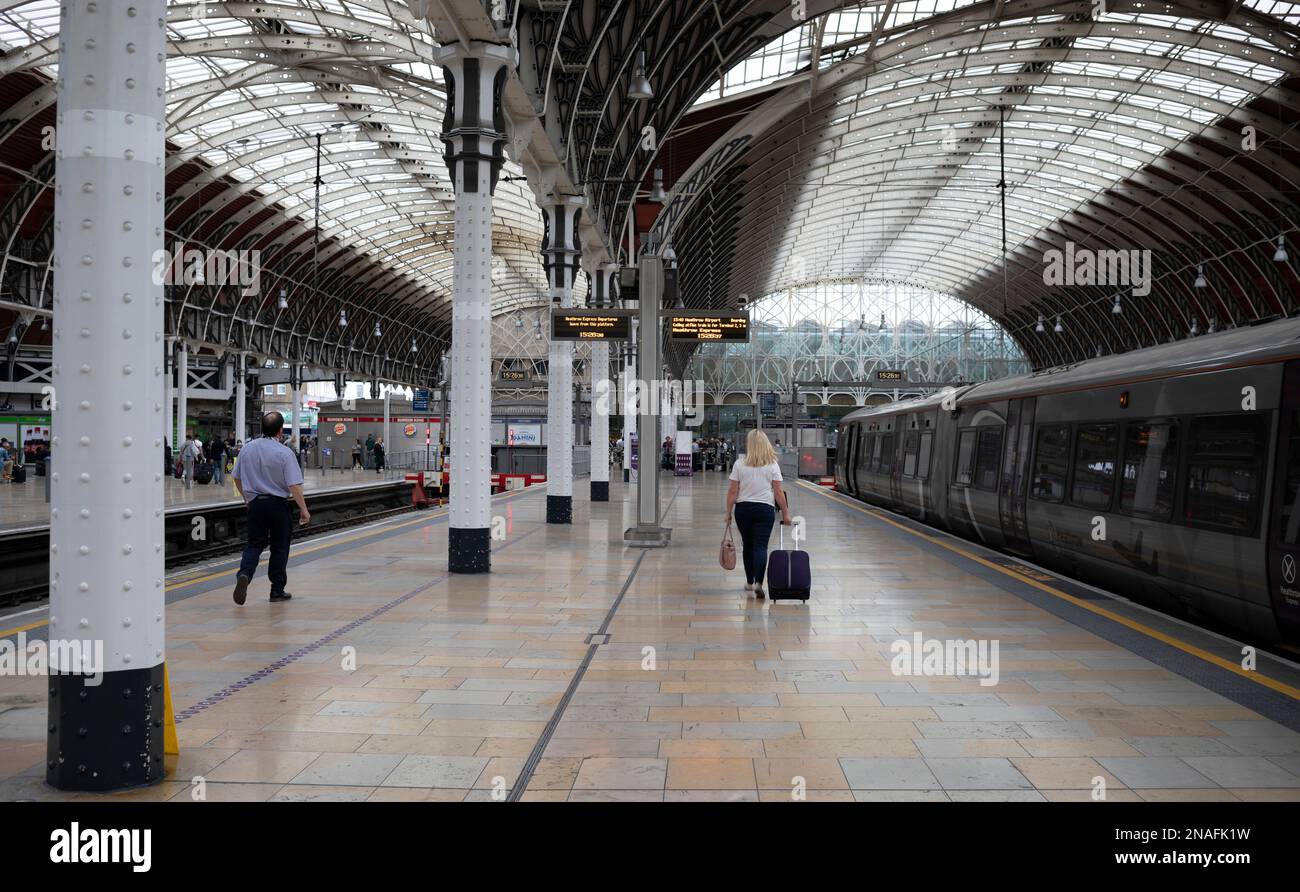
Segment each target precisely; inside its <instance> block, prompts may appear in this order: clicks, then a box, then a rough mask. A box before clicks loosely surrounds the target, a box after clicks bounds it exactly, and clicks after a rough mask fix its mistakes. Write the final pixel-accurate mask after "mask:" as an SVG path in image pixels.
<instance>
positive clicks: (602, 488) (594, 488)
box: [591, 480, 609, 502]
mask: <svg viewBox="0 0 1300 892" xmlns="http://www.w3.org/2000/svg"><path fill="white" fill-rule="evenodd" d="M591 500H592V501H593V502H608V501H609V481H608V480H593V481H591Z"/></svg>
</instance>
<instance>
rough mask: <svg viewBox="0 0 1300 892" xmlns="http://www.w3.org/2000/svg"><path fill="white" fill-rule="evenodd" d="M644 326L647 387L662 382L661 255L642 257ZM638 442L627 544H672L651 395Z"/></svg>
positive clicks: (642, 359) (644, 403)
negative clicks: (633, 515) (633, 519)
mask: <svg viewBox="0 0 1300 892" xmlns="http://www.w3.org/2000/svg"><path fill="white" fill-rule="evenodd" d="M640 265H641V269H640V284H641V326H640V333H639V337H640V349H639V351H638V352H639V360H638V362H639V367H640V372H641V377H642V378H644V379H645V381H646V382H647V384H648V383H649V382H651V381H658V380H659V376H660V368H659V346H660V343H659V342H660V337H661V336H662V333H661V331H660V328H659V309H660V306H659V305H660V302H661V301H662V300H663V294H664V268H663V263H662V261H661V260H660V259H659V257H658V256H656V255H654V254H650V253H646V254H642V255H641V263H640ZM639 403H640V405H639V407H638V408H639V414H640V418H639V419H638V420H637V429H638V431H639V434H638V439H637V525H636V526H634V527H631V528H629V529H628V530H626V531H625V532H624V533H623V541H624V542H625V543H627V544H628V545H634V546H640V547H649V548H655V547H662V546H665V545H667V544H668V540H669V539H670V538H671V536H672V530H670V529H667V528H665V527H661V526H659V403H658V400H656V399H654V398H653V396H652V395H649V394H647V395H646V398H645V399H642V400H640V401H639Z"/></svg>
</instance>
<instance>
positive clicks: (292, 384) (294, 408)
mask: <svg viewBox="0 0 1300 892" xmlns="http://www.w3.org/2000/svg"><path fill="white" fill-rule="evenodd" d="M288 422H289V423H288V425H287V427H288V428H289V445H290V446H292V447H293V452H294V455H297V454H298V443H297V442H295V438H296V437H297V436H298V370H297V369H296V368H295V367H294V366H293V365H290V366H289V418H288Z"/></svg>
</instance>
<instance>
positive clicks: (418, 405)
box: [411, 390, 429, 412]
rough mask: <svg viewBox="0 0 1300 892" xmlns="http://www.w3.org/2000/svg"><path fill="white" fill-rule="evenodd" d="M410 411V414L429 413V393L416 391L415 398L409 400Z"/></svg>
mask: <svg viewBox="0 0 1300 892" xmlns="http://www.w3.org/2000/svg"><path fill="white" fill-rule="evenodd" d="M411 411H412V412H428V411H429V391H427V390H417V391H416V392H415V396H414V398H413V399H412V400H411Z"/></svg>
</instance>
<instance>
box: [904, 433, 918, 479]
mask: <svg viewBox="0 0 1300 892" xmlns="http://www.w3.org/2000/svg"><path fill="white" fill-rule="evenodd" d="M920 440H921V437H920V435H919V434H917V432H916V431H910V432H908V434H907V437H906V439H904V441H903V476H904V477H915V476H916V454H917V452H919V451H920V448H921V443H920Z"/></svg>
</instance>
